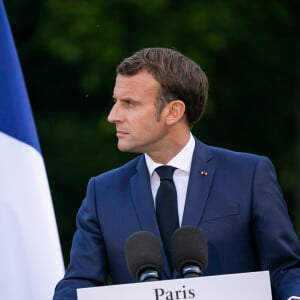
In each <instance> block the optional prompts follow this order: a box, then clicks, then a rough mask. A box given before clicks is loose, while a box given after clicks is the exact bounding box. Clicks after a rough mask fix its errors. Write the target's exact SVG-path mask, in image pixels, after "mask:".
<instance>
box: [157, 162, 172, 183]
mask: <svg viewBox="0 0 300 300" xmlns="http://www.w3.org/2000/svg"><path fill="white" fill-rule="evenodd" d="M175 169H176V168H174V167H172V166H160V167H158V168H156V169H155V171H156V172H157V174H158V175H159V178H160V180H161V181H162V180H173V173H174V171H175Z"/></svg>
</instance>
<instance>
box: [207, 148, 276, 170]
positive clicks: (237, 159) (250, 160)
mask: <svg viewBox="0 0 300 300" xmlns="http://www.w3.org/2000/svg"><path fill="white" fill-rule="evenodd" d="M208 148H209V150H210V151H211V153H212V154H213V157H214V158H215V159H216V160H218V161H221V162H228V163H237V164H248V165H256V164H259V163H261V162H265V163H267V164H270V163H271V161H270V159H269V158H268V157H266V156H263V155H258V154H254V153H248V152H239V151H234V150H230V149H225V148H220V147H214V146H208ZM271 164H272V163H271Z"/></svg>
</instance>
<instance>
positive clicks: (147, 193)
mask: <svg viewBox="0 0 300 300" xmlns="http://www.w3.org/2000/svg"><path fill="white" fill-rule="evenodd" d="M136 169H137V172H136V173H135V175H134V176H133V177H132V178H131V190H132V196H133V202H134V206H135V209H136V214H137V217H138V220H139V223H140V224H141V228H142V230H145V231H150V232H153V233H154V234H155V235H156V236H157V237H158V239H160V241H161V236H160V232H159V228H158V224H157V219H156V213H155V208H154V201H153V197H152V191H151V186H150V178H149V171H148V169H147V166H146V162H145V157H144V156H142V157H141V159H140V161H139V162H138V164H137V168H136ZM161 244H162V241H161ZM162 250H163V247H162ZM163 256H164V264H165V267H164V274H163V276H164V277H165V278H171V271H170V267H169V265H168V262H167V257H166V254H165V252H164V251H163Z"/></svg>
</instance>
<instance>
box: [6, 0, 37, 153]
mask: <svg viewBox="0 0 300 300" xmlns="http://www.w3.org/2000/svg"><path fill="white" fill-rule="evenodd" d="M0 131H2V132H4V133H6V134H8V135H10V136H12V137H14V138H16V139H18V140H20V141H22V142H25V143H27V144H29V145H31V146H33V147H34V148H35V149H37V150H38V151H39V152H40V145H39V141H38V136H37V131H36V127H35V124H34V119H33V115H32V111H31V107H30V102H29V98H28V94H27V90H26V86H25V82H24V78H23V74H22V70H21V66H20V62H19V59H18V54H17V51H16V48H15V45H14V40H13V36H12V33H11V30H10V26H9V22H8V19H7V16H6V12H5V8H4V4H3V1H2V0H0Z"/></svg>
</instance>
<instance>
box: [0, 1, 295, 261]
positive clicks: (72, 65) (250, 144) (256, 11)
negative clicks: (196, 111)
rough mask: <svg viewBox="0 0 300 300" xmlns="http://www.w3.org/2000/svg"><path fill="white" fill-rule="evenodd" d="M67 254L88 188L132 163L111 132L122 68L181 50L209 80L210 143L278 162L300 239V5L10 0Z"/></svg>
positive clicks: (206, 133)
mask: <svg viewBox="0 0 300 300" xmlns="http://www.w3.org/2000/svg"><path fill="white" fill-rule="evenodd" d="M4 3H5V5H6V9H7V14H8V17H9V19H10V23H11V27H12V30H13V34H14V37H15V42H16V46H17V49H18V53H19V57H20V60H21V64H22V68H23V73H24V77H25V81H26V84H27V89H28V93H29V96H30V99H31V104H32V109H33V113H34V116H35V120H36V125H37V129H38V133H39V138H40V142H41V147H42V152H43V155H44V159H45V163H46V168H47V172H48V177H49V183H50V188H51V192H52V197H53V203H54V208H55V213H56V218H57V223H58V229H59V233H60V239H61V244H62V248H63V252H64V258H65V263H66V264H67V263H68V260H69V250H70V245H71V239H72V235H73V233H74V230H75V215H76V212H77V210H78V208H79V206H80V204H81V201H82V199H83V197H84V195H85V189H86V184H87V180H88V179H89V177H91V176H94V175H96V174H98V173H100V172H104V171H106V170H108V169H111V168H113V167H116V166H119V165H120V164H122V163H124V162H125V161H127V160H128V159H129V158H131V157H133V156H134V155H132V154H126V153H120V152H118V150H117V148H116V138H115V134H114V127H113V126H112V125H109V124H108V123H107V121H106V117H107V114H108V112H109V109H110V106H111V103H112V102H111V99H112V98H111V95H112V89H113V86H114V78H115V67H116V65H117V64H118V63H119V62H120V60H121V59H122V58H124V57H125V56H128V55H131V54H132V53H133V52H135V51H137V50H139V49H141V48H144V47H150V46H160V47H172V48H175V49H177V50H179V51H181V52H183V53H184V54H186V55H187V56H190V57H191V58H192V59H194V60H195V61H196V62H198V63H199V64H200V65H201V67H202V68H203V69H204V71H205V72H206V73H207V75H208V77H209V81H210V93H209V100H208V107H207V111H206V114H205V116H204V118H203V119H202V121H201V122H200V123H199V125H197V126H196V127H195V128H194V129H193V133H194V134H195V135H196V136H197V137H199V138H200V139H201V140H202V141H204V142H205V143H208V144H213V145H216V146H220V147H226V148H230V149H233V150H237V151H246V152H253V153H257V154H261V155H266V156H268V157H270V158H271V160H272V161H273V163H274V165H275V167H276V170H277V173H278V179H279V182H280V184H281V186H282V188H283V193H284V196H285V199H286V201H287V203H288V207H289V211H290V214H291V216H292V220H293V222H294V224H295V227H296V229H297V232H298V234H299V233H300V220H299V215H300V213H299V210H300V189H299V164H300V163H299V152H300V149H299V144H300V143H299V140H300V138H299V135H300V134H299V128H300V121H299V119H300V113H299V111H300V104H299V102H300V17H299V16H300V1H298V0H294V1H293V0H281V1H279V0H272V1H261V0H252V1H250V0H249V1H243V0H240V1H238V0H236V1H233V0H228V1H217V0H204V1H201V0H194V1H192V0H185V1H182V0H181V1H178V0H152V1H147V0H119V1H116V0H89V1H87V0H86V1H84V0H77V1H76V0H72V1H71V0H63V1H62V0H27V1H25V0H6V1H4Z"/></svg>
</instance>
